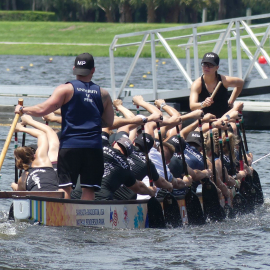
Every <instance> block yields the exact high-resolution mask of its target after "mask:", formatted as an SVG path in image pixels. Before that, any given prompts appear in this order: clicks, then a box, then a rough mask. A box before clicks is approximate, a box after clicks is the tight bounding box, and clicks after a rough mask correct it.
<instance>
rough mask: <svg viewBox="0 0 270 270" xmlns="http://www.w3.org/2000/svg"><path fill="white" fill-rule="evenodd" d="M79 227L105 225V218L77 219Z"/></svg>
mask: <svg viewBox="0 0 270 270" xmlns="http://www.w3.org/2000/svg"><path fill="white" fill-rule="evenodd" d="M76 224H77V226H93V225H105V221H104V219H103V218H101V219H97V218H94V219H77V220H76Z"/></svg>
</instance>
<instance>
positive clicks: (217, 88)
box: [211, 81, 222, 99]
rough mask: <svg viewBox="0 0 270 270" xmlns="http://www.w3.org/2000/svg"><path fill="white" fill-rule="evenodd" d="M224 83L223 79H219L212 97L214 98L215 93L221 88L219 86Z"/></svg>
mask: <svg viewBox="0 0 270 270" xmlns="http://www.w3.org/2000/svg"><path fill="white" fill-rule="evenodd" d="M221 84H222V81H219V82H218V84H217V86H216V88H215V90H214V91H213V93H212V95H211V98H212V99H214V97H215V95H216V94H217V92H218V90H219V87H220V86H221Z"/></svg>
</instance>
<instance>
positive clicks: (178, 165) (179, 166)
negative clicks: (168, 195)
mask: <svg viewBox="0 0 270 270" xmlns="http://www.w3.org/2000/svg"><path fill="white" fill-rule="evenodd" d="M168 167H169V169H170V171H171V173H172V175H173V176H174V177H175V178H183V175H184V174H185V172H184V166H183V160H182V157H181V155H178V154H177V153H174V154H173V157H172V158H171V161H170V163H169V165H168ZM186 190H187V188H183V189H175V188H174V189H173V191H172V194H173V195H174V196H179V195H184V194H185V193H186Z"/></svg>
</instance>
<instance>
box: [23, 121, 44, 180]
mask: <svg viewBox="0 0 270 270" xmlns="http://www.w3.org/2000/svg"><path fill="white" fill-rule="evenodd" d="M46 123H48V121H46ZM24 127H26V125H24ZM25 138H26V133H25V132H23V137H22V146H25ZM21 176H22V170H20V173H19V177H21Z"/></svg>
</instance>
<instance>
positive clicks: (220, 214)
mask: <svg viewBox="0 0 270 270" xmlns="http://www.w3.org/2000/svg"><path fill="white" fill-rule="evenodd" d="M209 133H210V144H211V152H212V171H213V179H214V183H215V184H216V182H217V180H216V166H215V156H214V140H213V130H212V123H211V122H209ZM204 162H205V164H207V163H206V156H205V161H204ZM209 182H211V181H209ZM211 184H213V183H211ZM207 189H210V186H209V183H207V184H206V185H204V186H203V194H204V197H203V198H207V201H206V203H207V205H206V213H207V214H208V216H209V218H210V219H211V220H218V221H220V220H223V219H224V218H225V217H226V214H225V211H224V209H223V207H222V206H221V205H220V201H219V197H218V193H217V189H216V187H215V189H214V190H213V191H214V192H213V191H212V189H210V191H212V193H210V191H208V193H210V194H207ZM207 195H208V196H209V198H208V197H207ZM210 195H212V196H211V197H210ZM210 198H211V201H210V202H209V199H210ZM209 204H210V205H209ZM211 204H212V205H211Z"/></svg>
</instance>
